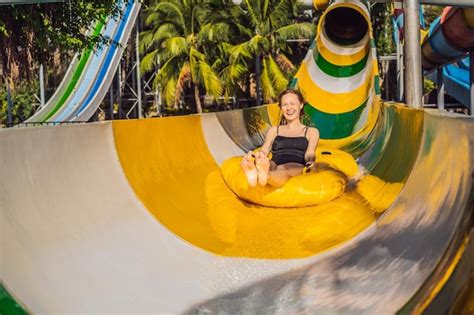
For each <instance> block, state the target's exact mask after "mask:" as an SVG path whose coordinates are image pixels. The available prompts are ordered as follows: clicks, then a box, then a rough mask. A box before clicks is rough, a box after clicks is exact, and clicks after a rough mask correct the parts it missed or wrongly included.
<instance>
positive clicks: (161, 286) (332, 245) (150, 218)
mask: <svg viewBox="0 0 474 315" xmlns="http://www.w3.org/2000/svg"><path fill="white" fill-rule="evenodd" d="M251 111H252V112H247V113H245V111H235V112H227V113H218V114H208V115H204V116H189V117H178V118H166V119H151V120H135V121H124V122H114V123H97V124H87V125H74V126H59V127H44V128H34V129H15V130H12V129H10V130H1V131H0V145H1V147H2V155H1V157H0V159H1V160H0V174H2V178H8V179H9V180H8V181H5V180H2V182H1V190H2V191H3V192H4V193H3V194H2V195H1V198H0V205H1V212H0V214H1V224H2V234H1V235H2V239H1V241H2V243H1V250H2V251H1V253H2V264H1V265H0V266H1V269H0V271H1V273H0V275H1V279H2V281H3V282H4V283H5V284H6V285H7V289H8V290H9V291H10V292H11V293H12V294H13V295H14V296H15V297H17V298H18V299H19V301H21V302H22V303H23V304H24V305H26V306H27V307H28V309H29V310H30V311H32V312H33V313H66V312H69V313H71V312H82V313H97V312H109V313H110V312H119V311H121V312H151V313H153V312H171V313H177V312H183V311H185V310H188V311H189V312H191V313H194V312H200V310H213V311H216V312H217V311H218V310H219V311H224V312H234V311H241V312H246V311H250V310H252V311H254V312H256V313H261V312H274V311H277V310H280V311H285V312H294V311H296V310H297V309H304V310H308V311H311V312H312V311H327V310H329V309H331V310H333V311H334V312H341V313H344V312H349V311H356V312H360V313H374V312H379V311H381V310H389V311H390V312H392V311H393V312H395V311H397V310H398V309H401V308H402V307H403V306H404V305H405V304H406V303H407V302H408V301H409V300H410V299H411V298H412V297H413V296H414V295H415V293H416V292H417V291H418V290H419V289H420V288H421V287H422V286H423V285H424V284H425V283H426V281H428V280H430V279H431V274H432V272H433V271H434V270H435V269H438V268H442V266H440V265H439V263H440V262H441V261H442V260H443V257H444V255H445V253H447V250H448V248H450V246H452V245H451V244H452V242H454V241H455V240H456V239H457V238H456V237H457V234H459V233H461V234H462V233H463V227H464V228H465V224H464V221H463V219H464V217H465V216H466V215H467V213H469V209H468V207H467V202H468V197H469V192H470V190H471V165H472V161H471V160H470V159H471V156H472V152H471V150H472V149H471V148H472V143H471V142H472V140H471V138H470V134H469V132H468V130H469V128H471V127H472V126H471V125H472V121H471V120H469V119H462V118H459V117H447V116H445V115H442V114H439V113H437V112H433V113H427V112H423V111H415V110H408V109H405V108H402V107H398V106H394V105H387V106H384V108H383V110H382V111H381V113H382V115H381V117H380V119H379V122H380V124H381V125H383V126H378V128H377V130H379V132H378V134H377V137H374V141H373V142H371V145H370V146H367V148H366V150H364V152H363V153H362V154H360V155H358V158H359V162H360V163H362V165H363V166H365V167H366V169H367V171H368V173H367V175H366V176H365V177H364V178H363V179H362V180H361V181H360V182H359V186H358V188H357V189H356V190H354V191H350V192H348V193H346V194H345V195H343V196H342V197H341V198H339V199H336V200H334V202H333V203H332V204H330V205H331V206H329V204H326V205H323V206H321V207H320V208H319V209H311V208H303V209H287V210H282V209H277V210H275V211H273V212H272V211H271V210H270V209H265V208H264V207H256V206H251V205H248V204H245V203H243V202H241V201H239V200H238V199H237V198H236V197H235V195H232V194H231V193H229V192H228V191H227V194H226V193H223V191H225V187H223V186H219V187H216V185H217V184H216V183H219V182H221V181H222V180H221V179H219V176H218V175H219V173H218V165H219V164H220V163H221V162H222V161H223V160H224V159H226V158H227V157H230V156H234V155H236V154H241V152H242V149H241V146H242V143H251V142H253V141H256V140H255V139H256V138H257V137H256V136H255V132H257V133H259V132H261V133H264V131H265V128H266V126H267V125H268V124H267V123H264V124H259V126H261V128H262V129H260V131H258V129H256V128H255V123H254V122H255V121H260V120H259V119H255V116H260V117H263V118H265V117H267V118H269V117H272V113H271V112H272V110H269V109H266V108H259V109H256V110H251ZM265 112H266V113H267V114H264V115H261V114H262V113H265ZM218 116H219V117H218ZM236 116H240V118H239V119H236ZM246 117H247V118H246ZM248 117H252V120H251V121H252V123H250V122H249V121H248V120H246V119H248ZM238 120H240V121H241V122H244V123H245V126H247V127H244V125H243V126H242V127H241V128H240V130H244V129H245V130H252V131H253V132H254V134H251V133H250V132H248V131H247V134H245V132H244V133H243V135H242V133H238V134H236V135H238V137H233V136H232V130H235V128H230V127H229V126H227V127H224V125H223V124H222V123H221V122H225V121H234V124H233V127H236V125H237V123H236V121H238ZM263 121H265V120H263ZM252 125H253V127H250V126H252ZM130 126H133V128H131V129H129V128H130ZM177 126H179V127H180V128H179V130H180V132H177V128H176V127H177ZM131 130H134V132H131ZM439 130H442V132H440V131H439ZM181 131H182V132H183V133H181ZM150 134H151V135H152V136H150ZM164 135H166V137H164ZM453 137H455V138H456V139H458V140H457V143H458V145H457V146H450V145H449V143H450V141H452V139H453ZM244 138H245V139H246V140H244ZM143 139H151V140H149V141H148V142H146V143H145V142H144V140H143ZM170 139H171V140H170ZM380 139H382V140H380ZM359 151H360V148H359ZM212 152H219V153H218V154H216V156H215V157H214V155H213V154H212ZM394 152H403V154H395V153H394ZM20 157H21V158H20ZM132 157H133V158H132ZM137 173H138V174H140V175H141V176H137ZM140 180H141V182H140ZM219 185H220V184H219ZM354 196H357V197H354ZM344 200H346V201H344ZM347 200H350V202H347ZM354 200H356V201H355V202H354ZM392 202H393V203H392ZM216 204H217V205H218V207H216ZM348 204H349V205H348ZM219 207H221V208H219ZM222 207H223V208H222ZM383 207H385V208H386V207H388V210H387V211H385V212H384V213H383V214H382V215H380V213H381V212H383V210H381V209H382V208H383ZM216 209H217V210H216ZM355 213H358V214H357V215H356V214H355ZM301 217H302V218H304V220H306V221H308V220H314V221H311V222H310V223H308V222H302V220H301ZM347 218H349V220H347ZM364 218H366V219H364ZM357 220H359V221H357ZM316 221H318V222H323V223H324V224H323V225H319V224H318V222H316ZM372 222H375V223H372ZM371 223H372V224H371ZM281 233H286V234H284V237H282V236H281V235H279V234H281ZM354 235H355V236H356V237H355V238H353V236H354ZM305 236H306V238H305ZM267 242H268V243H267ZM296 257H306V258H304V259H302V258H300V259H296ZM274 258H278V259H274ZM448 261H449V259H448ZM440 274H442V272H440ZM387 279H389V280H388V281H387ZM433 281H434V280H433ZM394 283H397V285H394ZM124 284H126V285H124ZM336 284H337V285H336ZM45 288H46V290H45ZM361 294H362V296H365V298H362V297H361ZM354 299H355V300H358V301H360V303H357V304H354V303H352V302H350V301H354ZM341 301H347V303H341ZM193 305H199V306H194V307H193Z"/></svg>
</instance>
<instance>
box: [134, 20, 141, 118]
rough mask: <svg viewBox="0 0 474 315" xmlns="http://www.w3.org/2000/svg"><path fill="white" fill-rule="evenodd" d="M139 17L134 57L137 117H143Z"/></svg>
mask: <svg viewBox="0 0 474 315" xmlns="http://www.w3.org/2000/svg"><path fill="white" fill-rule="evenodd" d="M138 21H139V18H138V17H137V22H136V30H137V35H136V40H135V58H136V71H137V101H138V118H143V113H142V75H141V73H140V51H139V46H138V45H139V40H140V24H139V22H138Z"/></svg>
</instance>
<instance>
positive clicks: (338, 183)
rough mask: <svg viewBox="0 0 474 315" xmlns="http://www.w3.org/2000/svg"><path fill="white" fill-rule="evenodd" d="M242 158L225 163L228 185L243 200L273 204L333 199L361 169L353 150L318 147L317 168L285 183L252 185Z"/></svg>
mask: <svg viewBox="0 0 474 315" xmlns="http://www.w3.org/2000/svg"><path fill="white" fill-rule="evenodd" d="M241 159H242V158H241V157H233V158H230V159H228V160H226V161H225V162H224V163H223V164H222V167H221V172H222V176H223V178H224V180H225V182H226V184H227V186H228V187H229V188H230V189H231V190H232V191H233V192H234V193H235V194H236V195H237V196H238V197H240V198H241V199H243V200H246V201H249V202H251V203H254V204H258V205H263V206H270V207H291V208H292V207H305V206H312V205H317V204H322V203H326V202H329V201H331V200H333V199H335V198H337V197H339V196H340V195H342V194H343V193H344V190H345V188H346V184H347V181H348V178H349V177H352V176H354V175H355V174H356V173H357V171H358V166H357V163H356V162H355V160H354V158H353V157H352V156H351V155H350V154H348V153H345V152H343V151H340V150H334V149H323V148H318V149H317V150H316V161H317V163H316V169H317V170H316V171H313V172H310V173H304V174H301V175H298V176H295V177H292V178H290V180H288V182H287V183H286V184H285V185H284V186H282V187H273V186H271V185H266V186H256V187H249V185H248V183H247V179H246V177H245V174H244V172H243V171H242V169H241V167H240V162H241Z"/></svg>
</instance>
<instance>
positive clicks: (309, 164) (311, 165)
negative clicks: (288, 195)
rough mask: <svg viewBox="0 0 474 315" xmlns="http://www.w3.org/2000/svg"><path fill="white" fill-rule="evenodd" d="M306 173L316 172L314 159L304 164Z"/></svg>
mask: <svg viewBox="0 0 474 315" xmlns="http://www.w3.org/2000/svg"><path fill="white" fill-rule="evenodd" d="M304 170H305V173H309V172H314V171H315V170H316V164H315V163H314V161H308V162H306V164H305V165H304Z"/></svg>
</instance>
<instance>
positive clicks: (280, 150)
mask: <svg viewBox="0 0 474 315" xmlns="http://www.w3.org/2000/svg"><path fill="white" fill-rule="evenodd" d="M278 100H279V102H278V103H279V106H280V109H281V112H282V119H281V121H280V125H279V126H273V127H271V128H270V130H269V131H268V133H267V136H266V138H265V143H264V144H263V146H262V149H261V150H260V151H258V152H256V153H254V152H252V151H250V152H248V153H247V154H246V155H245V156H244V157H243V159H242V162H241V167H242V170H243V171H244V173H245V175H246V176H247V181H248V183H249V186H251V187H254V186H256V185H257V183H258V184H259V185H262V186H265V185H266V184H267V183H268V184H270V185H272V186H276V187H280V186H283V185H284V184H285V183H286V182H287V181H288V180H289V179H290V178H291V177H293V176H297V175H300V174H301V173H302V171H303V168H304V167H307V168H308V169H312V168H313V167H314V159H315V156H314V151H315V150H316V146H317V145H318V141H319V131H318V129H316V128H312V127H307V126H305V125H304V124H303V123H302V122H301V120H300V119H301V114H302V113H303V106H304V103H305V101H304V98H303V95H302V94H301V93H300V92H299V91H297V90H293V89H287V90H285V91H283V92H282V93H280V96H279V97H278ZM270 152H272V159H271V160H270V159H269V158H268V154H269V153H270Z"/></svg>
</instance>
